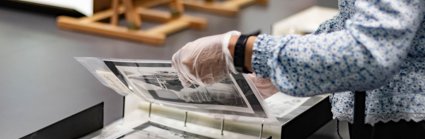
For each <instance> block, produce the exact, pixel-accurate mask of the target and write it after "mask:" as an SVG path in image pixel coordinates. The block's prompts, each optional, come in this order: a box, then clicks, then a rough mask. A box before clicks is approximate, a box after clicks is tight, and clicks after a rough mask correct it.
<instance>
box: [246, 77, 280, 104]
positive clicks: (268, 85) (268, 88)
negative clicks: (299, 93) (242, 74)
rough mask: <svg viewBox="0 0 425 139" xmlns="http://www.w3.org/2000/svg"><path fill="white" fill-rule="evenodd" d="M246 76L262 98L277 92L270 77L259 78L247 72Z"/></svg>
mask: <svg viewBox="0 0 425 139" xmlns="http://www.w3.org/2000/svg"><path fill="white" fill-rule="evenodd" d="M247 78H248V79H249V80H251V82H252V83H253V84H254V85H255V87H256V88H257V90H258V92H259V93H260V95H261V96H262V97H263V99H266V98H268V97H270V96H272V95H273V94H275V93H277V92H279V90H277V89H276V87H275V86H274V85H273V83H272V81H270V79H264V78H260V77H257V76H255V74H249V75H248V76H247Z"/></svg>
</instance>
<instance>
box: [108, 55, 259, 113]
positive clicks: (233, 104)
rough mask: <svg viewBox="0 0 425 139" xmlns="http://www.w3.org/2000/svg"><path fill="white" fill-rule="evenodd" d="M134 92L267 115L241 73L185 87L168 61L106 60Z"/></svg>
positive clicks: (182, 104) (199, 107)
mask: <svg viewBox="0 0 425 139" xmlns="http://www.w3.org/2000/svg"><path fill="white" fill-rule="evenodd" d="M104 63H105V65H107V67H108V68H109V69H110V70H111V71H112V72H113V73H114V74H115V75H116V77H117V78H119V80H120V81H121V82H122V84H125V85H126V86H127V87H128V88H129V89H130V90H131V91H132V92H133V93H135V94H136V95H138V96H140V97H142V98H143V99H145V100H148V101H150V102H154V103H160V104H164V105H169V106H173V107H179V108H186V109H189V110H196V111H207V112H213V113H224V114H231V115H244V116H250V117H263V118H264V117H267V114H266V112H265V110H264V109H263V107H262V105H261V103H260V102H259V100H258V99H259V98H257V96H256V95H255V94H254V92H253V90H252V89H251V87H250V86H249V84H248V83H247V81H246V80H245V78H244V76H243V75H242V74H233V75H230V74H229V76H228V77H227V78H226V79H224V80H222V81H220V82H219V83H215V84H212V85H209V86H199V85H192V86H190V87H183V85H182V84H181V83H180V80H179V79H178V76H177V73H176V72H175V71H174V69H173V68H172V67H171V64H170V63H168V62H148V61H143V60H141V61H130V62H129V61H121V60H104Z"/></svg>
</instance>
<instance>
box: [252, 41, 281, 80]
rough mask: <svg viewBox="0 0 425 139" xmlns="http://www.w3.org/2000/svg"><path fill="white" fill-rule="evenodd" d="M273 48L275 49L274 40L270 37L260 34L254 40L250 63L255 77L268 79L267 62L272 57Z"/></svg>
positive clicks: (268, 68) (268, 69)
mask: <svg viewBox="0 0 425 139" xmlns="http://www.w3.org/2000/svg"><path fill="white" fill-rule="evenodd" d="M274 47H276V39H275V37H273V36H271V35H267V34H261V35H259V36H258V37H257V39H256V40H255V42H254V48H253V49H252V51H253V52H252V60H251V63H252V69H253V70H254V72H255V74H256V76H259V77H261V78H269V77H270V67H269V65H268V64H267V62H268V60H269V59H270V58H271V57H272V54H273V48H274Z"/></svg>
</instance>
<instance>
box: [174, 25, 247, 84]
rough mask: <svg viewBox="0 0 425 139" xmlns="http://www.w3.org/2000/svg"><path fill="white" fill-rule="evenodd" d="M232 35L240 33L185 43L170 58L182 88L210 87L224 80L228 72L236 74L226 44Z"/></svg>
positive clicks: (234, 32) (229, 33)
mask: <svg viewBox="0 0 425 139" xmlns="http://www.w3.org/2000/svg"><path fill="white" fill-rule="evenodd" d="M232 35H240V32H237V31H230V32H227V33H225V34H220V35H215V36H207V37H203V38H199V39H197V40H195V41H192V42H189V43H187V44H186V45H185V46H183V48H181V49H180V50H179V51H177V52H176V53H175V54H174V55H173V58H172V65H173V67H174V68H175V69H176V71H177V73H178V76H179V80H180V81H181V82H182V85H183V86H186V87H187V86H190V85H192V84H197V85H201V86H205V85H211V84H213V83H216V82H218V81H220V80H222V79H224V78H225V77H226V76H227V75H228V74H229V73H230V72H233V73H236V70H235V67H234V66H233V60H232V56H231V54H230V52H229V49H228V44H229V41H230V38H231V36H232Z"/></svg>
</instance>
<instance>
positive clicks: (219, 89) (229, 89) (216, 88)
mask: <svg viewBox="0 0 425 139" xmlns="http://www.w3.org/2000/svg"><path fill="white" fill-rule="evenodd" d="M234 93H236V90H235V89H234V88H233V86H232V85H228V84H223V83H215V84H213V85H211V86H207V87H198V88H183V89H182V90H180V91H179V92H176V95H177V96H178V97H179V98H180V99H182V100H184V101H186V102H196V103H203V102H216V103H217V102H218V103H221V104H227V103H232V102H233V101H235V98H236V96H237V94H234Z"/></svg>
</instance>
